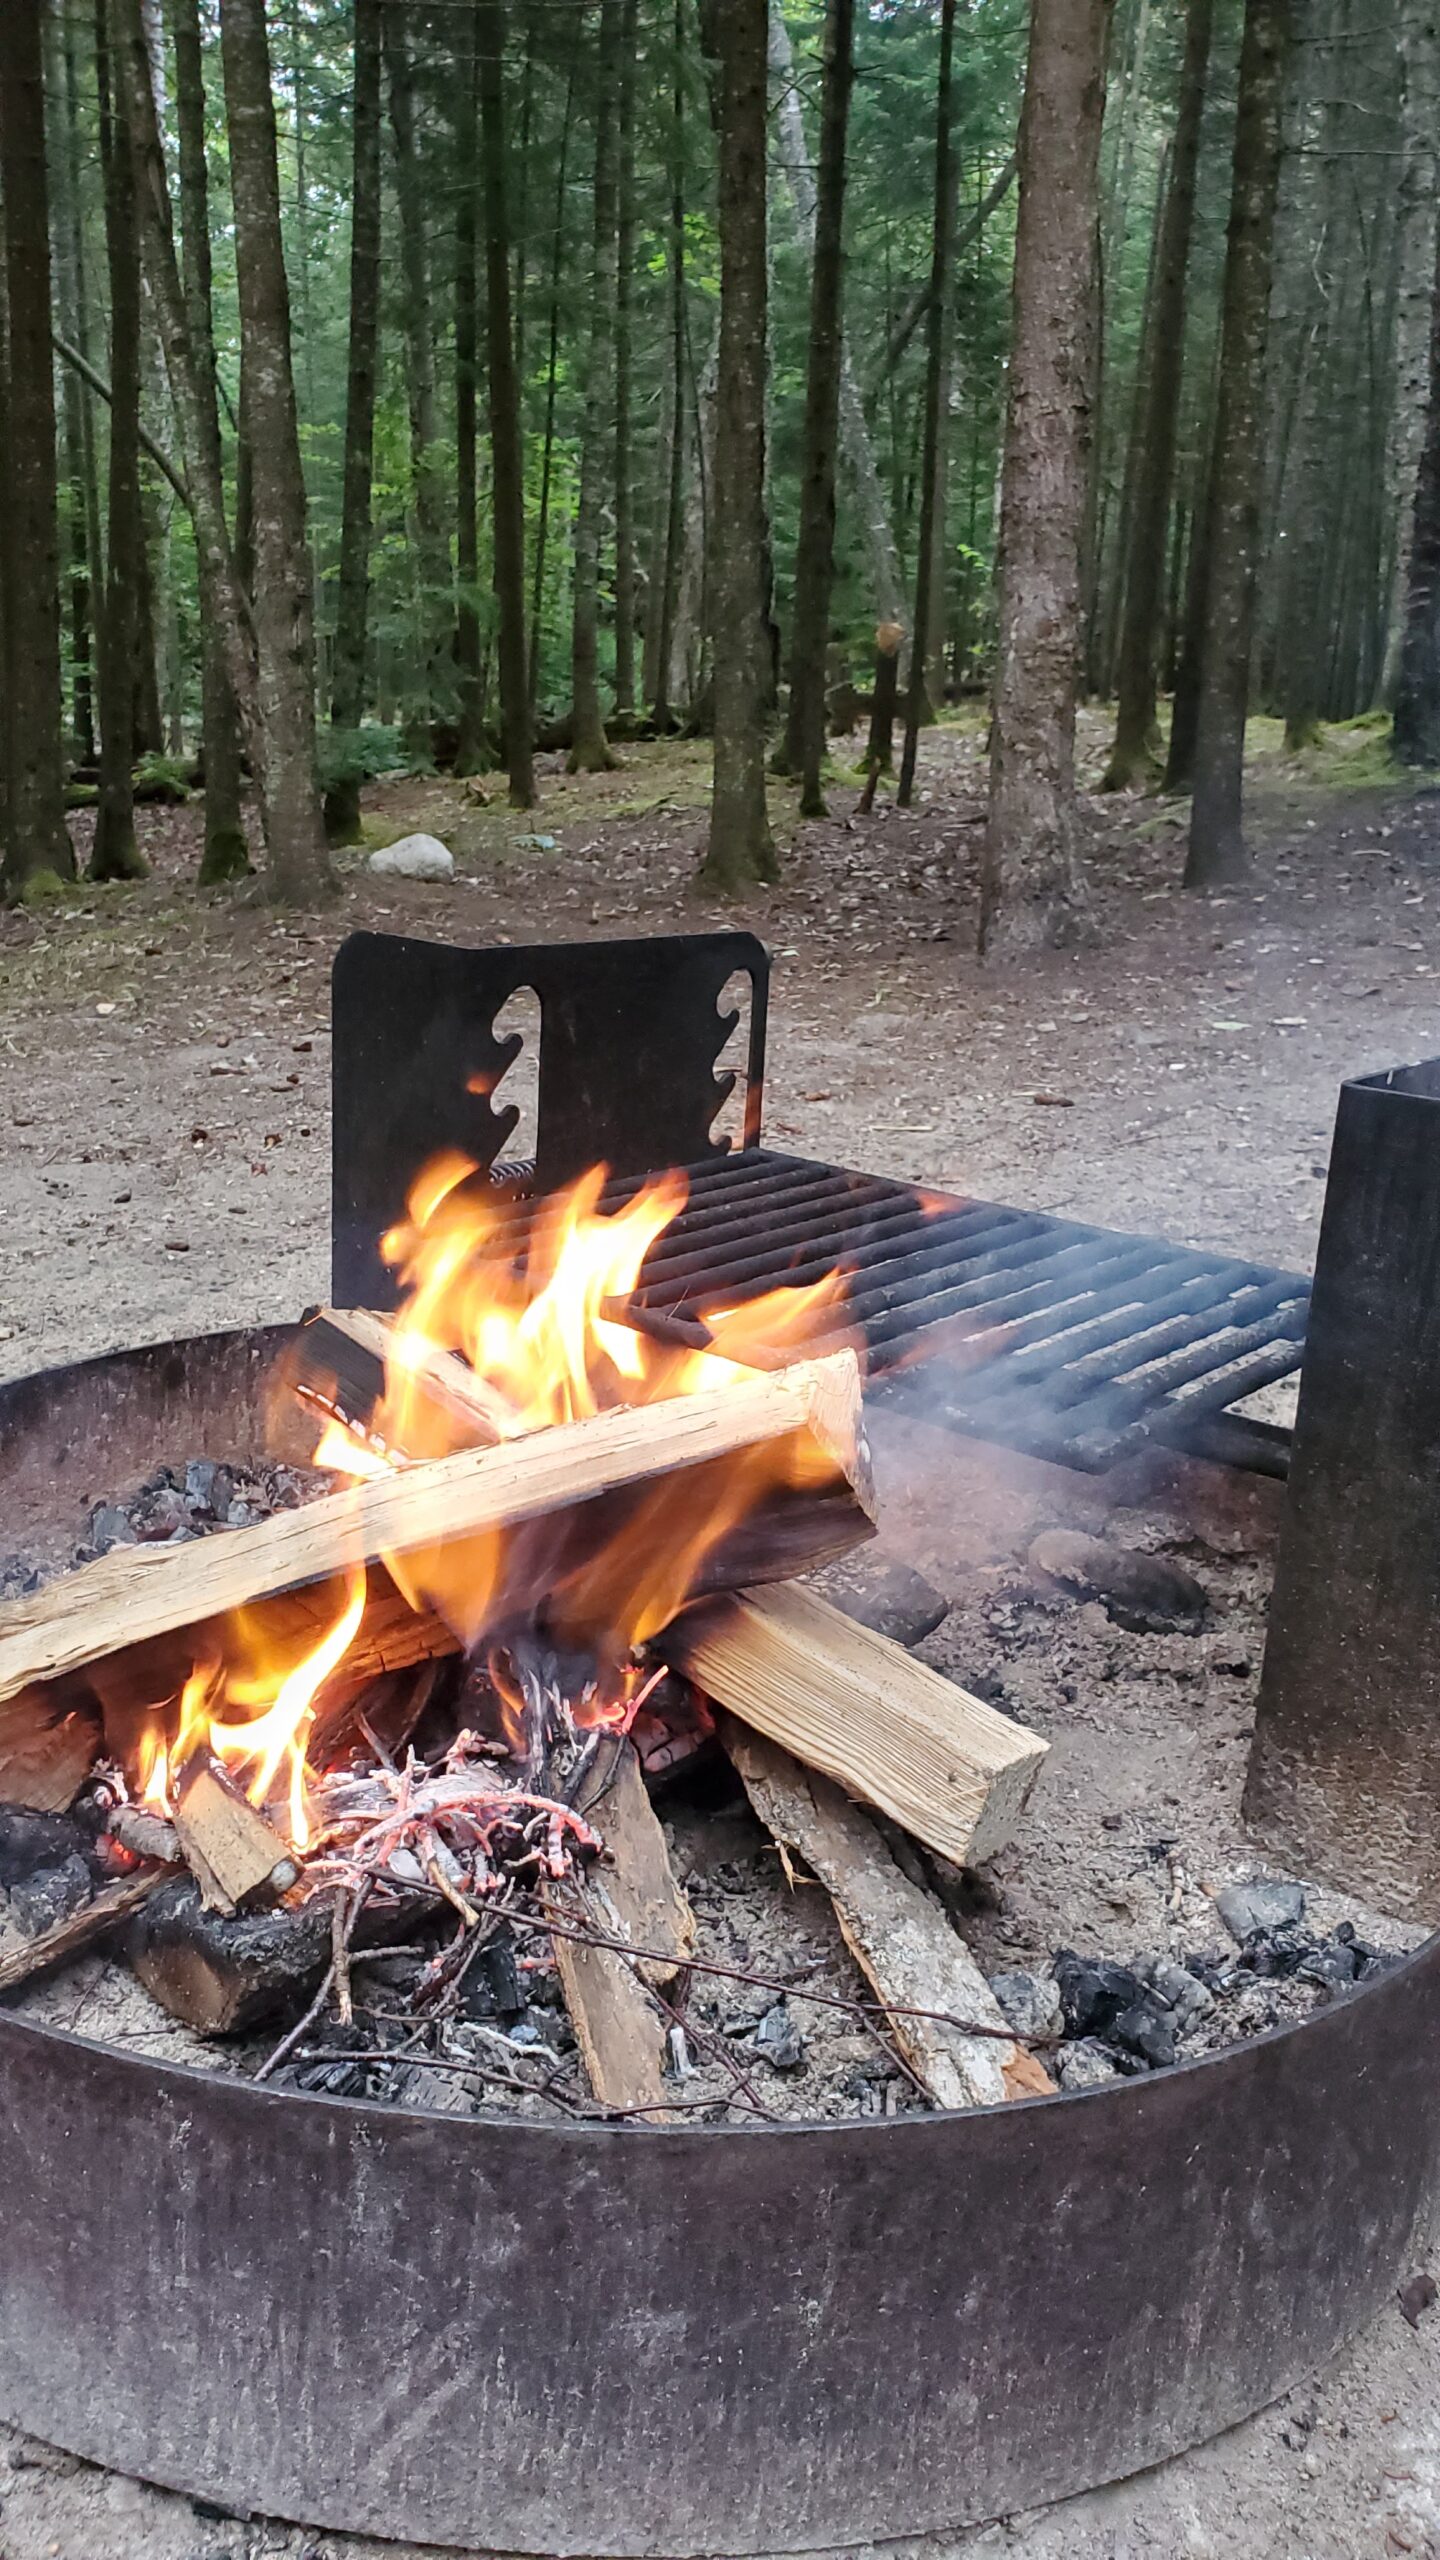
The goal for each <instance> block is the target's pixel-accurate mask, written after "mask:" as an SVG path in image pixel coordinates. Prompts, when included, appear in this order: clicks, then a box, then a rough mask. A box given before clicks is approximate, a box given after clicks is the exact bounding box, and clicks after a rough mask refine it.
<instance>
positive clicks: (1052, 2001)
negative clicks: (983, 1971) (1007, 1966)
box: [990, 1973, 1065, 2040]
mask: <svg viewBox="0 0 1440 2560" xmlns="http://www.w3.org/2000/svg"><path fill="white" fill-rule="evenodd" d="M990 1988H991V1990H992V1991H993V1992H994V1994H995V1997H996V1999H997V2000H998V2001H999V2003H1000V2006H1001V2009H1002V2010H1003V2012H1004V2015H1005V2019H1006V2023H1007V2025H1009V2026H1012V2027H1013V2028H1014V2030H1015V2033H1016V2034H1017V2036H1033V2037H1038V2038H1040V2039H1042V2040H1043V2039H1044V2038H1045V2037H1047V2036H1058V2035H1061V2034H1062V2033H1063V2032H1064V2027H1065V2011H1064V2008H1063V2005H1062V2003H1061V1999H1060V1992H1059V1987H1058V1985H1057V1984H1056V1982H1055V1980H1054V1977H1053V1975H1050V1974H1048V1973H992V1975H991V1976H990Z"/></svg>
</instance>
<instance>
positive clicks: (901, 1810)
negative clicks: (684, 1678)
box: [664, 1584, 1049, 1866]
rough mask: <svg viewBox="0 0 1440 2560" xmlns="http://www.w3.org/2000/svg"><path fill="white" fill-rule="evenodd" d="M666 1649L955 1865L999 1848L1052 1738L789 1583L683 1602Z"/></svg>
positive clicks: (766, 1730) (763, 1728) (752, 1719)
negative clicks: (700, 1603)
mask: <svg viewBox="0 0 1440 2560" xmlns="http://www.w3.org/2000/svg"><path fill="white" fill-rule="evenodd" d="M664 1650H665V1657H666V1660H667V1661H668V1662H669V1663H670V1664H672V1666H673V1667H674V1668H675V1669H676V1670H678V1671H683V1672H685V1673H687V1674H688V1675H689V1677H690V1678H691V1679H693V1680H694V1681H696V1682H697V1684H698V1685H699V1687H700V1688H702V1689H703V1690H704V1691H705V1693H706V1695H707V1696H708V1697H711V1698H713V1699H715V1700H716V1702H717V1704H719V1705H720V1706H722V1707H728V1708H729V1709H730V1712H731V1714H732V1715H735V1716H738V1717H740V1718H741V1719H742V1721H743V1722H744V1723H746V1724H748V1725H753V1726H755V1727H756V1729H757V1730H758V1731H759V1732H761V1733H763V1734H766V1735H768V1736H769V1738H770V1740H771V1741H772V1742H778V1743H780V1744H781V1746H782V1747H783V1748H784V1749H785V1750H787V1751H791V1752H793V1753H794V1755H795V1757H796V1758H797V1759H799V1760H803V1761H805V1762H806V1763H807V1764H808V1766H809V1767H811V1768H814V1769H819V1770H822V1771H823V1772H824V1774H825V1775H826V1776H827V1777H829V1778H834V1779H836V1780H837V1781H838V1783H839V1784H840V1785H841V1786H843V1787H845V1788H847V1789H848V1790H849V1792H850V1793H851V1794H852V1795H856V1796H860V1797H861V1798H863V1800H864V1801H865V1803H867V1804H872V1805H875V1806H876V1807H878V1809H879V1811H880V1812H882V1813H887V1814H889V1815H890V1816H891V1818H892V1820H894V1821H896V1822H898V1823H899V1824H900V1825H901V1826H902V1828H903V1829H904V1830H906V1831H910V1832H913V1834H914V1836H915V1838H916V1839H917V1840H923V1841H924V1842H925V1843H926V1844H927V1846H928V1847H930V1848H932V1849H938V1850H939V1851H940V1853H941V1855H942V1856H944V1857H947V1858H952V1859H953V1860H954V1861H955V1863H956V1864H957V1865H968V1866H978V1865H980V1864H981V1863H982V1862H983V1861H984V1860H985V1859H987V1858H992V1857H993V1856H994V1855H995V1852H996V1851H997V1849H1000V1848H1001V1847H1003V1845H1004V1843H1005V1842H1006V1841H1007V1840H1008V1839H1009V1838H1010V1836H1011V1833H1012V1832H1013V1830H1014V1828H1015V1825H1016V1822H1017V1821H1018V1820H1019V1817H1020V1815H1021V1813H1022V1812H1023V1810H1024V1807H1025V1804H1026V1802H1027V1800H1028V1798H1029V1795H1030V1790H1031V1788H1032V1787H1033V1785H1034V1783H1035V1778H1036V1774H1037V1772H1038V1770H1039V1768H1040V1764H1041V1762H1042V1760H1043V1759H1044V1757H1045V1754H1046V1751H1047V1749H1048V1747H1049V1746H1048V1745H1047V1744H1046V1743H1044V1742H1042V1741H1041V1740H1040V1739H1039V1737H1038V1736H1037V1735H1035V1734H1033V1733H1028V1732H1027V1731H1026V1729H1025V1727H1024V1726H1023V1725H1018V1724H1013V1723H1012V1722H1011V1721H1010V1718H1009V1717H1008V1716H1002V1715H1000V1714H998V1713H997V1712H996V1710H995V1709H994V1708H993V1707H987V1706H986V1705H984V1704H983V1702H982V1701H981V1700H980V1699H979V1698H972V1697H971V1696H970V1694H969V1692H968V1690H965V1689H961V1688H959V1687H958V1686H957V1685H956V1683H955V1682H954V1681H953V1680H946V1679H945V1678H944V1677H943V1676H942V1675H941V1673H940V1672H938V1671H932V1670H931V1669H930V1668H929V1667H928V1665H927V1664H925V1663H923V1662H917V1661H916V1660H915V1659H914V1657H913V1656H912V1655H911V1654H908V1653H906V1652H904V1651H903V1649H902V1648H901V1647H900V1646H899V1645H896V1644H892V1643H891V1642H890V1641H889V1639H888V1637H885V1636H882V1635H877V1634H876V1632H875V1631H874V1629H873V1628H870V1627H864V1626H860V1625H859V1624H858V1623H857V1622H856V1620H855V1619H853V1618H847V1617H845V1616H843V1615H842V1613H841V1612H840V1611H839V1610H838V1609H832V1608H831V1607H830V1606H829V1604H828V1602H826V1601H824V1600H821V1599H820V1598H818V1597H817V1595H816V1594H815V1593H814V1592H813V1591H804V1590H801V1589H798V1588H797V1587H796V1586H795V1585H794V1584H787V1585H783V1586H780V1587H777V1588H776V1589H774V1590H770V1591H744V1592H737V1593H736V1594H735V1595H734V1596H733V1597H732V1598H731V1599H729V1600H725V1601H721V1602H717V1603H715V1604H713V1605H712V1606H708V1607H705V1608H702V1609H696V1610H694V1611H692V1612H689V1613H687V1614H686V1615H685V1616H683V1617H681V1618H679V1619H677V1620H676V1622H675V1624H674V1625H673V1626H672V1627H669V1628H667V1630H666V1633H665V1637H664Z"/></svg>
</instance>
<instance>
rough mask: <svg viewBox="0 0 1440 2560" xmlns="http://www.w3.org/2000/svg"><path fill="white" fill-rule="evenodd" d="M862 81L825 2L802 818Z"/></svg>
mask: <svg viewBox="0 0 1440 2560" xmlns="http://www.w3.org/2000/svg"><path fill="white" fill-rule="evenodd" d="M854 76H855V7H854V0H827V5H826V11H825V71H824V82H823V88H822V94H821V105H820V183H819V196H818V202H817V206H816V213H815V263H814V266H813V268H812V270H811V282H810V358H809V369H808V372H807V375H806V382H805V441H804V447H803V452H802V458H801V465H800V537H799V541H798V544H797V546H796V552H795V603H794V610H793V626H792V633H791V643H790V710H789V718H788V721H787V724H786V735H785V764H786V767H787V769H788V771H789V772H791V773H798V774H799V776H800V814H801V816H802V817H806V818H823V817H824V815H825V795H824V793H823V791H822V790H821V787H820V771H821V767H822V765H823V764H824V761H825V690H826V687H825V678H826V670H827V663H828V652H829V644H830V589H831V584H832V581H833V578H834V573H835V457H836V442H837V435H838V430H839V421H840V363H841V356H842V352H843V349H844V327H845V253H844V219H845V137H846V131H847V127H848V123H849V116H850V90H851V86H852V83H853V81H854Z"/></svg>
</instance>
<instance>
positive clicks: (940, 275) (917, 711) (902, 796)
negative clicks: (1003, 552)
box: [895, 0, 955, 809]
mask: <svg viewBox="0 0 1440 2560" xmlns="http://www.w3.org/2000/svg"><path fill="white" fill-rule="evenodd" d="M954 52H955V0H941V8H940V74H939V79H938V81H937V83H936V91H935V212H934V227H933V231H932V234H931V249H930V301H929V306H928V308H927V311H926V315H925V409H924V419H923V424H922V428H921V442H920V524H919V531H918V536H917V540H916V546H915V623H914V643H913V646H912V648H911V651H910V687H909V692H908V693H907V695H906V700H905V743H904V745H903V747H902V748H901V750H900V779H899V782H898V784H897V786H896V792H895V798H896V802H897V805H898V806H899V807H900V808H902V809H908V808H909V806H910V802H911V799H912V798H913V796H914V790H915V760H916V757H917V756H918V754H919V751H920V727H921V723H922V721H923V720H924V719H925V717H926V715H927V712H928V709H929V705H928V702H927V699H926V694H925V638H926V634H927V632H928V631H929V628H930V582H931V578H932V575H933V572H934V567H935V499H936V495H937V490H938V484H939V476H940V474H939V453H940V401H941V396H942V391H943V385H944V373H945V309H946V304H947V303H948V301H949V298H950V234H951V229H952V226H953V220H954V212H955V190H954V187H953V185H952V183H951V178H950V153H951V136H950V100H951V91H952V88H953V85H954V83H953V78H952V65H953V60H954Z"/></svg>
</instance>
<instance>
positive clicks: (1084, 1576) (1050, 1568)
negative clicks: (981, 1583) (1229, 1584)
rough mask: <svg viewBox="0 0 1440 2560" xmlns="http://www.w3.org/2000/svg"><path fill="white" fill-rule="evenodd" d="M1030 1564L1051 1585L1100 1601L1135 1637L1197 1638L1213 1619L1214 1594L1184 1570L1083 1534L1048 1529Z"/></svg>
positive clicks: (1038, 1540)
mask: <svg viewBox="0 0 1440 2560" xmlns="http://www.w3.org/2000/svg"><path fill="white" fill-rule="evenodd" d="M1028 1562H1029V1564H1030V1565H1031V1567H1032V1569H1033V1571H1035V1572H1036V1573H1041V1574H1044V1575H1045V1576H1046V1577H1047V1578H1048V1579H1049V1580H1050V1581H1052V1582H1059V1583H1063V1584H1064V1586H1065V1587H1066V1589H1067V1590H1070V1591H1076V1592H1078V1593H1079V1594H1080V1595H1081V1596H1082V1598H1084V1599H1087V1600H1098V1601H1100V1602H1101V1604H1102V1606H1103V1607H1104V1610H1105V1613H1106V1616H1107V1617H1108V1618H1110V1619H1111V1620H1113V1622H1114V1624H1115V1625H1116V1626H1118V1627H1127V1628H1129V1629H1130V1631H1131V1633H1132V1634H1135V1635H1185V1636H1193V1635H1198V1634H1199V1633H1200V1630H1201V1628H1202V1627H1203V1626H1204V1624H1205V1622H1206V1619H1207V1618H1208V1617H1209V1614H1210V1594H1209V1592H1208V1591H1207V1590H1206V1589H1205V1586H1204V1584H1203V1583H1202V1582H1197V1581H1196V1579H1195V1576H1194V1574H1193V1573H1187V1572H1186V1571H1185V1568H1184V1566H1183V1565H1178V1564H1174V1563H1172V1562H1171V1560H1170V1558H1169V1557H1168V1556H1154V1555H1149V1554H1146V1553H1144V1552H1143V1551H1142V1550H1141V1549H1140V1548H1137V1547H1112V1546H1110V1545H1108V1544H1107V1543H1106V1541H1105V1540H1104V1539H1103V1538H1086V1537H1082V1536H1081V1535H1080V1533H1079V1531H1078V1530H1074V1529H1046V1530H1045V1531H1043V1532H1042V1534H1041V1536H1039V1537H1038V1538H1036V1539H1035V1540H1034V1541H1033V1543H1032V1545H1031V1548H1030V1552H1029V1557H1028Z"/></svg>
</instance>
